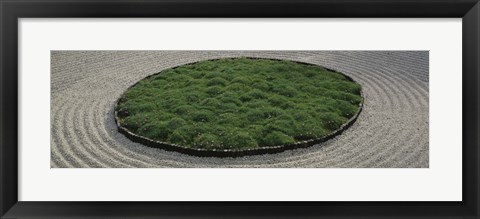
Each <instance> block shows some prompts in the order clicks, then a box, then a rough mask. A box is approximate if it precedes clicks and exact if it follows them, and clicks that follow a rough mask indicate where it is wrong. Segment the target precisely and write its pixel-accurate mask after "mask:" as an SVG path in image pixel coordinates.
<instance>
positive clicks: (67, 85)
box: [51, 51, 429, 168]
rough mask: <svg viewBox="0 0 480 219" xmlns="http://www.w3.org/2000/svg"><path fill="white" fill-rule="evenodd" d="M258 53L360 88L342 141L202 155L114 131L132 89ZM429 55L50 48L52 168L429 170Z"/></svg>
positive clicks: (364, 52) (406, 53) (382, 52)
mask: <svg viewBox="0 0 480 219" xmlns="http://www.w3.org/2000/svg"><path fill="white" fill-rule="evenodd" d="M239 56H247V57H262V58H276V59H287V60H294V61H301V62H306V63H312V64H317V65H321V66H325V67H327V68H331V69H334V70H337V71H340V72H342V73H344V74H346V75H348V76H350V77H352V78H353V79H354V80H355V81H357V82H358V83H360V84H361V85H362V87H363V93H364V97H365V102H364V107H363V111H362V113H361V114H360V116H359V117H358V120H357V121H356V122H355V124H353V126H352V127H350V128H349V129H348V130H347V131H345V132H344V133H343V134H341V135H340V136H338V137H336V138H334V139H332V140H330V141H327V142H324V143H321V144H318V145H314V146H312V147H309V148H303V149H296V150H290V151H286V152H282V153H278V154H267V155H256V156H246V157H240V158H211V157H210V158H205V157H203V158H201V157H195V156H190V155H185V154H181V153H177V152H169V151H164V150H161V149H155V148H149V147H146V146H143V145H141V144H138V143H134V142H132V141H130V140H129V139H127V138H126V137H125V136H123V135H122V134H120V133H118V132H117V127H116V124H115V121H114V118H113V107H114V103H115V101H116V100H117V99H118V97H119V96H120V95H121V94H122V93H123V92H124V91H125V90H126V89H127V88H128V87H129V86H131V85H132V84H134V83H136V82H137V81H139V80H141V79H142V78H144V77H146V76H148V75H151V74H155V73H158V72H160V71H162V70H163V69H166V68H171V67H174V66H178V65H182V64H186V63H190V62H196V61H200V60H205V59H215V58H223V57H239ZM428 66H429V54H428V52H427V51H52V52H51V140H52V142H51V167H53V168H57V167H60V168H68V167H74V168H83V167H87V168H88V167H91V168H99V167H108V168H120V167H121V168H124V167H175V168H176V167H190V168H198V167H233V168H243V167H254V168H286V167H303V168H318V167H329V168H354V167H361V168H382V167H386V168H427V167H428V164H429V147H428V145H429V142H428V141H429V138H428V130H429V129H428V126H429V125H428V124H429V122H428V118H429V116H428V74H429V69H428Z"/></svg>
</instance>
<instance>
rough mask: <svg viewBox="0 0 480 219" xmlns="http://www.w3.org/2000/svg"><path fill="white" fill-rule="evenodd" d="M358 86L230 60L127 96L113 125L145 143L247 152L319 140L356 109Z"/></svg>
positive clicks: (310, 69) (160, 78)
mask: <svg viewBox="0 0 480 219" xmlns="http://www.w3.org/2000/svg"><path fill="white" fill-rule="evenodd" d="M360 91H361V87H360V85H359V84H356V83H355V82H352V81H350V80H348V79H347V78H346V77H345V76H344V75H342V74H340V73H337V72H332V71H328V70H326V69H324V68H322V67H320V66H313V65H306V64H299V63H295V62H292V61H279V60H268V59H250V58H232V59H220V60H210V61H201V62H198V63H194V64H188V65H183V66H179V67H176V68H174V69H167V70H164V71H162V72H161V73H159V74H155V75H152V76H150V77H147V78H145V79H143V80H141V81H139V82H138V83H137V84H136V85H134V86H133V87H131V88H130V89H129V90H127V91H126V92H125V93H124V94H123V95H122V96H121V98H120V100H119V102H118V104H117V106H116V111H117V114H118V117H119V122H120V124H121V125H122V126H124V127H125V128H127V129H129V130H130V131H132V132H134V133H136V134H139V135H142V136H145V137H147V138H150V139H154V140H158V141H163V142H168V143H172V144H178V145H182V146H184V147H189V148H204V149H238V150H241V149H250V148H258V147H268V146H275V145H284V144H290V143H294V142H296V141H300V140H307V139H313V138H321V137H323V136H325V135H328V134H329V133H331V132H333V131H335V130H336V129H338V128H339V127H341V126H342V124H344V123H345V122H346V121H348V119H350V118H351V117H352V116H354V115H355V113H356V112H358V110H359V103H360V102H361V101H362V97H361V96H360Z"/></svg>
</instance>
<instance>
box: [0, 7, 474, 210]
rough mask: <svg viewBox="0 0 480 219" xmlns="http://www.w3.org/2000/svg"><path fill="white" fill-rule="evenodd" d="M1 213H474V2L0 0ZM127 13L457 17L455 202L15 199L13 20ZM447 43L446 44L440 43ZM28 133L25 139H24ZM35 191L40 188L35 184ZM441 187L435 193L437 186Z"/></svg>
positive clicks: (129, 15)
mask: <svg viewBox="0 0 480 219" xmlns="http://www.w3.org/2000/svg"><path fill="white" fill-rule="evenodd" d="M0 15H1V43H0V46H1V47H0V51H1V59H0V66H1V74H0V83H1V85H0V106H1V114H0V142H1V143H0V156H1V160H0V165H1V167H0V168H1V170H0V183H1V186H0V216H1V218H31V217H36V218H54V217H55V218H74V217H75V218H86V217H89V218H117V217H118V218H147V217H148V218H191V217H192V218H193V217H202V218H219V217H222V218H234V217H235V218H267V217H269V218H302V217H309V218H373V217H378V218H446V217H448V218H479V217H480V214H479V193H478V191H479V175H480V174H479V157H480V156H479V147H478V146H479V145H478V143H479V141H478V137H479V135H478V133H479V132H478V131H479V130H478V125H479V110H478V109H479V101H478V94H479V92H480V90H479V89H480V87H479V77H478V74H479V61H480V59H479V58H480V57H479V53H480V44H479V40H480V36H479V34H480V33H479V31H480V20H479V19H480V4H479V3H478V0H256V1H254V0H243V1H239V0H196V1H195V0H143V1H135V0H119V1H109V0H101V1H93V0H63V1H58V0H38V1H34V0H1V1H0ZM67 17H68V18H71V17H82V18H83V17H88V18H106V17H109V18H119V17H126V18H133V17H213V18H225V17H269V18H279V17H282V18H292V17H303V18H306V17H349V18H357V17H358V18H360V17H370V18H386V17H408V18H426V17H428V18H444V17H457V18H462V37H463V38H462V40H463V42H462V43H463V45H462V49H463V53H462V54H463V64H462V67H463V73H462V74H463V79H462V83H463V88H462V89H463V90H462V92H463V94H462V95H463V97H462V98H463V106H462V107H463V145H462V148H463V152H462V156H463V172H462V175H463V178H462V180H463V192H462V194H463V201H461V202H24V201H18V152H17V144H18V64H17V63H18V22H17V21H18V19H19V18H67ZM447 43H448V42H447ZM25 137H28V136H25ZM39 189H41V188H39ZM438 192H442V191H438Z"/></svg>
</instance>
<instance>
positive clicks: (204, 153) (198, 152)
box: [114, 57, 365, 157]
mask: <svg viewBox="0 0 480 219" xmlns="http://www.w3.org/2000/svg"><path fill="white" fill-rule="evenodd" d="M234 58H240V57H232V59H234ZM246 58H251V59H271V60H281V61H285V60H287V59H273V58H257V57H246ZM219 59H228V57H227V58H218V59H206V60H219ZM206 60H201V61H206ZM201 61H196V62H192V63H187V64H182V65H179V66H183V65H191V64H194V63H197V62H201ZM288 61H293V62H296V63H299V64H306V65H314V64H311V63H304V62H299V61H294V60H288ZM315 66H319V65H315ZM176 67H178V66H176ZM176 67H173V68H170V69H175V68H176ZM320 67H323V66H320ZM323 68H325V67H323ZM325 69H326V70H328V71H332V72H336V73H339V74H342V75H344V76H345V77H346V78H347V79H348V80H350V81H353V82H355V83H357V82H356V81H355V80H353V79H352V78H351V77H350V76H348V75H345V74H343V73H341V72H338V71H336V70H333V69H329V68H325ZM164 70H166V69H164ZM164 70H163V71H164ZM160 73H161V72H159V73H155V74H152V75H150V76H147V77H145V78H144V79H146V78H149V77H151V76H153V75H157V74H160ZM144 79H141V80H144ZM141 80H140V81H141ZM137 83H138V82H137ZM137 83H135V84H133V85H131V86H130V87H128V88H127V90H128V89H130V88H131V87H133V86H135V85H136V84H137ZM122 95H123V94H122ZM360 96H361V97H362V101H361V102H360V104H359V108H358V111H357V113H356V114H355V115H354V116H353V117H352V118H350V119H349V120H348V121H347V122H346V123H345V124H343V125H342V126H341V127H340V128H338V129H337V130H335V131H333V132H332V133H330V134H329V135H327V136H325V137H323V138H317V139H310V140H306V141H300V142H295V143H292V144H287V145H277V146H269V147H262V148H255V149H245V150H231V149H224V150H218V149H211V150H209V149H201V148H186V147H182V146H181V145H177V144H171V143H167V142H161V141H155V140H152V139H149V138H146V137H143V136H140V135H137V134H135V133H133V132H131V131H130V130H128V129H127V128H125V127H122V126H121V125H120V122H119V119H118V116H117V111H116V110H115V108H116V106H117V104H118V101H119V100H120V98H121V96H120V98H119V99H118V100H117V101H116V102H115V105H114V112H115V123H116V124H117V128H118V129H117V130H118V132H120V133H122V134H123V135H125V137H127V138H128V139H130V140H131V141H133V142H137V143H140V144H143V145H145V146H148V147H152V148H159V149H164V150H167V151H176V152H180V153H184V154H188V155H194V156H199V157H243V156H248V155H261V154H275V153H280V152H283V151H286V150H291V149H297V148H306V147H310V146H313V145H316V144H319V143H322V142H325V141H328V140H330V139H332V138H335V137H336V136H338V135H340V134H342V133H343V132H344V131H345V130H347V129H348V128H349V127H350V126H352V125H353V123H355V121H357V118H358V116H359V115H360V112H362V109H363V102H364V99H365V98H364V96H363V91H362V89H360Z"/></svg>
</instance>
